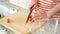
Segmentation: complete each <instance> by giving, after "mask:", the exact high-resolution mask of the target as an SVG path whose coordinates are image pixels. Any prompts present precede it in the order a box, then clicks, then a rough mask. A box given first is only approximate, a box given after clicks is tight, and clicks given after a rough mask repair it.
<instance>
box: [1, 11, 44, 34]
mask: <svg viewBox="0 0 60 34" xmlns="http://www.w3.org/2000/svg"><path fill="white" fill-rule="evenodd" d="M25 11H27V10H22V11H19V12H17V13H15V14H12V15H9V16H7V17H4V18H2V19H1V20H0V24H2V25H3V26H5V27H6V28H8V29H10V30H12V31H14V32H15V33H17V34H29V33H30V31H29V28H30V26H31V24H33V23H31V22H29V23H28V24H26V23H25V22H26V20H27V17H28V14H29V12H25ZM7 18H9V19H10V22H9V23H7V22H6V19H7ZM43 24H44V22H42V23H38V24H36V25H35V26H34V27H33V30H34V31H35V30H37V29H38V28H39V27H41V26H42V25H43Z"/></svg>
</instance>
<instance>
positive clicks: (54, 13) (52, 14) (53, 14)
mask: <svg viewBox="0 0 60 34" xmlns="http://www.w3.org/2000/svg"><path fill="white" fill-rule="evenodd" d="M59 12H60V3H58V4H57V5H56V6H55V7H54V8H52V9H51V10H49V11H48V12H47V16H48V18H50V17H58V15H57V13H59Z"/></svg>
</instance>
